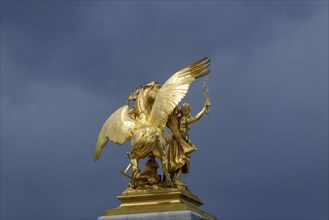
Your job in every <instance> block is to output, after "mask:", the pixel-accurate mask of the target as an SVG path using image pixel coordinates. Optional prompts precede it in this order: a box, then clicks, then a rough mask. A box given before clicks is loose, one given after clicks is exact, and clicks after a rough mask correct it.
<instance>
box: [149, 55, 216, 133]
mask: <svg viewBox="0 0 329 220" xmlns="http://www.w3.org/2000/svg"><path fill="white" fill-rule="evenodd" d="M209 65H210V60H209V59H208V58H207V57H206V58H203V59H201V60H199V61H197V62H195V63H193V64H191V65H189V66H187V67H185V68H183V69H181V70H180V71H178V72H176V73H175V74H174V75H172V76H171V77H170V78H169V79H168V80H167V81H166V82H165V83H164V84H163V86H162V87H161V89H160V90H159V91H158V93H157V96H156V98H155V102H154V104H153V107H152V111H151V113H150V117H149V123H150V124H153V125H155V126H157V127H161V128H165V127H166V123H167V120H168V117H169V115H170V114H171V113H172V111H173V110H174V108H175V107H176V106H177V105H178V103H179V102H180V101H181V100H182V99H183V98H184V97H185V95H186V94H187V92H188V89H189V87H190V85H191V83H192V82H193V81H194V80H195V79H197V78H199V77H202V76H205V75H207V74H208V73H209V72H210V69H209Z"/></svg>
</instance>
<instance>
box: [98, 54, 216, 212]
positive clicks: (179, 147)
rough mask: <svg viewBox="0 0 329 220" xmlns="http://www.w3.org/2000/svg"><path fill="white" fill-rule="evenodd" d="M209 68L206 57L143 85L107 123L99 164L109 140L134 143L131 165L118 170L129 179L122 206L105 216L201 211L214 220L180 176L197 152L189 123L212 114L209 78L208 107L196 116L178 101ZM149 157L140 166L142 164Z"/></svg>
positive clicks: (186, 104) (132, 144) (131, 144)
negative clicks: (143, 160)
mask: <svg viewBox="0 0 329 220" xmlns="http://www.w3.org/2000/svg"><path fill="white" fill-rule="evenodd" d="M209 67H210V60H209V59H208V58H203V59H201V60H199V61H197V62H195V63H193V64H191V65H189V66H187V67H185V68H183V69H181V70H179V71H178V72H176V73H175V74H173V75H172V76H171V77H170V78H169V79H168V80H167V81H166V82H165V83H164V84H163V85H160V84H159V83H157V82H154V81H153V82H150V83H148V84H146V85H144V86H139V87H138V88H136V89H134V90H133V91H132V92H131V94H130V95H129V97H128V99H127V104H126V105H124V106H122V107H121V108H119V109H118V110H116V111H115V112H114V113H113V114H112V115H111V116H110V117H109V118H108V119H107V120H106V121H105V123H104V125H103V127H102V128H101V131H100V133H99V136H98V139H97V143H96V150H95V155H94V162H95V161H97V160H98V159H99V157H100V155H101V152H102V150H103V149H104V147H105V146H106V144H107V143H108V141H111V142H113V143H116V144H123V143H124V142H126V141H128V140H130V141H131V143H130V151H129V153H128V157H129V160H130V163H129V164H128V166H127V168H126V169H125V171H122V170H119V172H120V173H121V174H123V175H125V176H126V177H128V178H129V179H130V182H129V186H128V188H127V189H126V190H125V191H124V192H123V194H122V195H121V196H119V197H118V199H119V200H121V201H122V205H121V206H120V207H119V208H117V209H112V210H107V211H106V212H105V214H106V215H114V214H118V213H121V214H124V213H125V214H129V213H138V212H139V211H138V210H144V212H148V211H157V210H158V211H168V210H173V211H174V210H194V211H195V210H197V212H198V213H201V214H202V213H203V215H204V216H210V218H209V219H215V218H214V217H213V216H211V215H209V214H207V213H206V214H205V213H204V212H203V211H201V210H200V209H199V208H198V207H199V206H200V205H202V202H201V201H200V200H199V199H198V198H197V197H196V196H194V195H193V194H192V193H191V192H190V191H189V189H188V187H187V184H186V183H184V182H183V181H182V180H181V174H183V173H184V174H186V173H188V172H189V170H190V154H191V153H192V152H194V151H196V150H197V147H196V146H195V145H194V144H193V143H192V141H191V140H190V138H189V130H190V124H192V123H194V122H196V121H198V120H199V119H200V118H201V117H202V116H203V115H205V114H208V112H209V108H210V105H211V103H210V100H209V98H207V93H208V90H207V88H206V85H205V82H206V81H205V82H204V84H203V87H204V103H203V108H202V109H201V111H200V112H199V113H198V114H196V115H195V116H192V115H191V109H192V108H191V105H190V104H188V103H184V104H182V105H181V106H179V104H180V102H181V101H182V99H183V98H184V97H185V96H186V94H187V92H188V90H189V87H190V85H191V84H192V83H193V82H194V81H195V80H196V79H198V78H200V77H203V76H206V75H207V74H208V73H209V72H210V68H209ZM132 103H133V104H132ZM131 105H132V106H131ZM166 128H169V129H168V130H170V131H171V134H169V133H167V131H166ZM145 158H147V159H146V163H145V165H144V170H141V169H140V168H139V166H138V162H139V160H141V159H145ZM156 158H158V159H159V161H160V162H161V168H162V171H163V176H162V175H159V174H158V168H159V164H158V162H157V160H156ZM130 168H132V172H131V174H129V170H130ZM125 198H126V199H125ZM127 212H128V213H127Z"/></svg>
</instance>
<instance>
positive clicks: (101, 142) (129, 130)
mask: <svg viewBox="0 0 329 220" xmlns="http://www.w3.org/2000/svg"><path fill="white" fill-rule="evenodd" d="M128 108H129V106H128V105H125V106H122V107H121V108H119V109H118V110H116V111H115V112H114V113H113V114H112V115H111V116H110V117H109V118H108V119H107V120H106V121H105V123H104V125H103V127H102V129H101V131H100V132H99V135H98V139H97V143H96V150H95V155H94V162H96V160H98V159H99V157H100V155H101V152H102V150H103V148H104V147H105V145H106V144H107V142H108V141H109V140H110V141H112V142H114V143H116V144H123V143H124V142H125V141H127V140H129V139H130V138H131V136H132V134H133V129H134V127H135V120H134V119H132V118H130V117H129V115H128Z"/></svg>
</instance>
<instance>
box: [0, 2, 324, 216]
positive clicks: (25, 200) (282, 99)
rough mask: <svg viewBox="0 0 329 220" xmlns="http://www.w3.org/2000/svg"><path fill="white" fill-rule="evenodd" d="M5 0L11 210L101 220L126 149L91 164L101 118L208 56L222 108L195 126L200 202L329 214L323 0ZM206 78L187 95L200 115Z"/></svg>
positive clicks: (115, 190)
mask: <svg viewBox="0 0 329 220" xmlns="http://www.w3.org/2000/svg"><path fill="white" fill-rule="evenodd" d="M1 6H2V8H1V10H2V11H1V28H2V30H1V177H2V178H1V208H2V213H1V217H4V218H43V219H46V218H90V219H95V218H96V217H97V216H98V215H100V214H101V213H102V211H103V210H104V209H105V208H113V207H115V206H117V205H118V202H117V201H115V196H116V195H118V194H119V193H120V192H121V191H122V190H123V189H124V188H125V186H126V184H127V179H125V177H123V176H121V175H120V174H119V173H118V172H117V169H118V168H120V169H124V167H125V166H126V164H127V163H128V160H127V158H126V155H125V152H126V151H127V150H128V149H129V147H128V146H129V145H128V144H126V145H124V146H122V147H118V146H114V145H113V144H110V145H109V146H108V147H107V148H106V149H105V150H104V152H103V154H102V157H101V160H100V161H99V162H97V164H96V165H93V164H92V163H91V161H92V155H93V151H94V144H95V139H96V137H97V135H98V131H99V129H100V126H101V125H102V123H103V122H104V121H105V119H106V118H107V117H108V116H109V115H110V114H111V112H113V111H115V110H116V109H117V108H118V107H120V106H121V105H123V104H124V103H125V100H126V98H127V95H128V93H129V92H130V90H132V89H133V88H135V87H136V86H138V85H139V84H145V83H148V82H149V81H151V80H157V81H158V82H160V83H163V82H164V81H165V80H166V79H167V78H168V77H169V76H170V75H171V74H172V73H173V72H174V71H176V70H179V69H180V68H182V67H184V66H185V65H188V64H190V63H191V62H193V61H195V60H197V59H199V58H202V57H204V56H209V57H210V58H211V59H212V73H211V75H210V76H209V79H208V87H209V89H210V97H211V98H212V102H213V105H212V111H211V114H210V122H209V123H208V122H207V120H206V119H202V120H201V121H200V122H198V125H194V126H192V130H191V135H190V136H191V138H192V141H193V142H194V143H195V144H196V145H197V146H198V147H199V151H197V152H195V153H194V154H193V155H192V163H191V165H192V168H191V173H190V174H189V175H187V176H186V177H184V178H185V180H186V181H187V182H188V184H189V186H190V188H191V190H192V191H193V192H194V193H195V194H196V195H198V196H199V197H200V198H201V199H202V200H203V201H204V202H205V205H204V209H205V210H207V211H209V212H210V213H212V214H215V215H216V216H218V217H219V218H223V219H230V218H231V219H232V218H242V219H243V218H258V219H266V218H272V219H273V218H274V219H280V218H281V219H282V218H305V219H314V218H325V217H327V211H328V208H327V207H328V197H327V195H328V189H327V184H328V178H327V173H328V168H327V163H328V158H327V155H328V148H327V145H328V141H327V140H328V139H327V138H328V134H327V133H328V124H327V122H328V117H327V110H328V106H327V98H328V94H327V91H328V86H327V81H328V76H327V73H328V50H327V48H328V41H327V39H328V12H327V10H326V9H327V7H328V4H327V3H326V2H321V1H316V2H307V1H302V2H292V1H289V2H283V1H280V2H274V1H270V2H266V3H265V2H260V1H251V2H233V3H231V2H230V3H228V2H212V1H210V2H206V3H204V2H181V1H180V2H159V3H151V2H138V3H134V2H120V3H119V2H106V1H99V2H95V3H92V2H74V1H70V2H55V1H51V2H27V3H24V2H19V1H18V2H1ZM201 84H202V82H201V81H200V82H196V83H195V84H194V85H192V87H191V90H190V92H189V94H188V96H187V98H186V100H187V101H188V102H190V103H191V104H192V107H193V112H194V113H196V112H197V111H198V110H199V109H200V108H201V106H202V103H201V100H202V85H201ZM205 170H210V171H209V172H205ZM211 171H213V172H211ZM17 210H20V211H19V212H17ZM50 210H51V211H50Z"/></svg>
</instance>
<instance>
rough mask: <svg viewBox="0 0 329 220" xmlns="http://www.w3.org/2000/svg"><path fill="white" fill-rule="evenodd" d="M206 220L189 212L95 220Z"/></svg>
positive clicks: (104, 217) (108, 217) (132, 215)
mask: <svg viewBox="0 0 329 220" xmlns="http://www.w3.org/2000/svg"><path fill="white" fill-rule="evenodd" d="M141 219H143V220H154V219H157V220H177V219H179V220H208V219H207V218H205V217H203V216H201V215H199V214H197V213H195V212H193V211H190V210H184V211H171V212H154V213H142V214H129V215H114V216H101V217H99V218H98V219H97V220H141Z"/></svg>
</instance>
